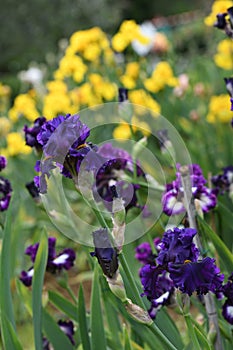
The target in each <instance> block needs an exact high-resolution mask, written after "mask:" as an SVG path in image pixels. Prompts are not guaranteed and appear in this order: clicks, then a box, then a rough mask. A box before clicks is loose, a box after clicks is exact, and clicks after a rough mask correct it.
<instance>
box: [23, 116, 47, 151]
mask: <svg viewBox="0 0 233 350" xmlns="http://www.w3.org/2000/svg"><path fill="white" fill-rule="evenodd" d="M45 123H46V118H45V117H39V118H37V119H36V120H35V122H34V125H33V127H31V128H29V127H28V126H27V125H25V126H24V129H23V130H24V133H25V141H26V145H28V146H30V147H35V148H36V149H37V150H41V149H42V148H41V145H40V144H39V143H38V141H37V135H38V134H39V132H40V130H41V128H42V125H44V124H45Z"/></svg>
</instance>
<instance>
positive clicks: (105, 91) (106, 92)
mask: <svg viewBox="0 0 233 350" xmlns="http://www.w3.org/2000/svg"><path fill="white" fill-rule="evenodd" d="M117 94H118V90H117V86H116V84H113V83H109V82H104V83H103V86H102V89H101V95H102V96H103V98H104V99H105V100H107V101H112V100H113V99H114V98H115V97H117Z"/></svg>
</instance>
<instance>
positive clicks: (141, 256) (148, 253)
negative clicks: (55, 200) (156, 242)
mask: <svg viewBox="0 0 233 350" xmlns="http://www.w3.org/2000/svg"><path fill="white" fill-rule="evenodd" d="M135 251H136V254H135V258H136V259H137V260H138V261H140V262H141V263H143V264H147V263H148V262H150V261H151V258H152V256H153V254H152V250H151V246H150V244H149V243H147V242H144V243H141V244H140V245H139V246H137V247H136V249H135Z"/></svg>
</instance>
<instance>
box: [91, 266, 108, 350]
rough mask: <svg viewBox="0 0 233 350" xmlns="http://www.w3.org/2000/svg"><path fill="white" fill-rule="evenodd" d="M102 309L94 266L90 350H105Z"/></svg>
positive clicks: (97, 275)
mask: <svg viewBox="0 0 233 350" xmlns="http://www.w3.org/2000/svg"><path fill="white" fill-rule="evenodd" d="M104 329H105V328H104V323H103V317H102V308H101V303H100V288H99V273H98V265H97V264H96V266H95V271H94V279H93V284H92V293H91V344H92V350H99V349H101V350H106V349H107V348H106V340H105V331H104Z"/></svg>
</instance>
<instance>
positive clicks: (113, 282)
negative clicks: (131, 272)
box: [106, 271, 127, 303]
mask: <svg viewBox="0 0 233 350" xmlns="http://www.w3.org/2000/svg"><path fill="white" fill-rule="evenodd" d="M106 280H107V282H108V285H109V288H110V289H111V291H112V293H113V294H114V295H115V296H116V297H117V298H119V299H120V300H121V301H122V302H123V303H125V302H126V301H127V297H126V291H125V286H124V282H123V280H122V277H121V275H120V273H119V271H117V272H116V273H115V275H114V277H113V278H108V277H106Z"/></svg>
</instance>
